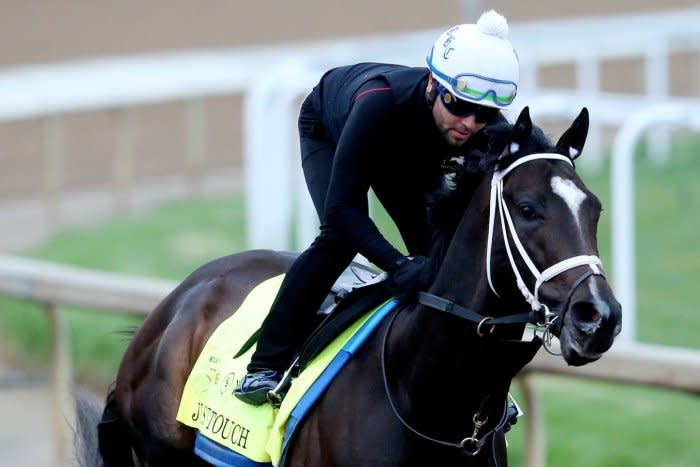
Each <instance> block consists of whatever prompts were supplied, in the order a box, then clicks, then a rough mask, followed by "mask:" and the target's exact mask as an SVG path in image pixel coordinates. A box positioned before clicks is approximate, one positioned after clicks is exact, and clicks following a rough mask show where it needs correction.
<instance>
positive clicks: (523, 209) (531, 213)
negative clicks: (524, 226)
mask: <svg viewBox="0 0 700 467" xmlns="http://www.w3.org/2000/svg"><path fill="white" fill-rule="evenodd" d="M518 211H519V212H520V216H521V217H522V218H523V219H525V220H528V221H529V220H532V219H534V218H535V210H534V209H533V208H532V206H530V205H529V204H527V203H523V204H521V205H520V206H518Z"/></svg>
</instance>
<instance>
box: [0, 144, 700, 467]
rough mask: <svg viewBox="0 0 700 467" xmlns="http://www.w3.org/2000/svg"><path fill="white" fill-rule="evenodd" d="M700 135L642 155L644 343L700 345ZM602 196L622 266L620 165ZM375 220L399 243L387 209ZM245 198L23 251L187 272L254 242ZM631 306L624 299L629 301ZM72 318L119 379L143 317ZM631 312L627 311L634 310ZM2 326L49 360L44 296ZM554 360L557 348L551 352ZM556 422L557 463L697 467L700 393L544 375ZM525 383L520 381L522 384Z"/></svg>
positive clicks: (605, 245) (97, 359) (86, 344)
mask: <svg viewBox="0 0 700 467" xmlns="http://www.w3.org/2000/svg"><path fill="white" fill-rule="evenodd" d="M699 147H700V141H698V140H697V139H690V138H687V139H682V140H679V141H678V142H677V143H676V144H675V147H674V154H673V156H672V158H671V160H670V163H669V164H668V165H662V166H660V167H657V166H655V165H654V164H653V163H651V162H649V161H648V160H647V158H646V157H643V156H642V157H638V159H637V161H638V168H637V171H636V184H637V185H636V186H637V189H636V197H637V198H636V206H637V210H636V233H637V244H636V256H637V268H638V288H639V289H638V297H637V303H638V308H639V309H638V335H639V338H640V340H643V341H647V342H656V343H661V344H668V345H679V346H688V347H693V348H700V337H698V330H700V313H698V312H697V310H696V308H697V307H698V303H699V302H700V300H699V299H700V287H698V286H697V285H696V281H697V280H698V279H700V241H698V234H697V232H699V231H700V219H699V217H698V214H700V181H699V180H700V158H698V157H697V154H698V153H699V151H698V148H699ZM583 179H584V181H586V183H587V184H588V186H589V187H590V188H591V189H592V190H593V191H594V192H596V194H598V196H599V197H600V198H601V200H602V202H603V205H604V207H605V211H604V212H603V217H602V219H601V225H600V230H599V232H600V235H599V237H600V250H601V257H602V258H603V261H604V263H605V264H606V265H607V269H608V272H609V273H610V272H611V266H612V265H611V260H610V256H611V255H610V241H609V236H610V216H611V215H614V213H612V212H611V203H610V187H609V167H607V166H606V167H604V168H603V169H602V170H601V171H600V172H596V173H587V172H583ZM376 218H378V219H380V220H379V223H380V225H382V226H383V227H382V230H384V231H385V232H386V234H387V236H388V237H390V239H392V241H394V242H398V238H399V237H398V234H397V232H396V230H395V229H393V228H390V227H387V221H386V215H385V214H384V213H382V212H381V210H380V211H378V212H377V214H376ZM243 222H244V215H243V203H242V200H241V198H240V197H232V198H224V199H206V200H197V201H187V202H178V203H174V204H171V205H169V206H165V207H162V208H159V209H156V210H154V211H153V212H151V213H149V214H148V215H142V216H138V217H130V218H123V219H114V220H112V221H110V222H109V223H106V224H102V225H100V226H98V227H94V228H91V229H80V230H71V231H66V232H64V233H62V234H61V235H58V236H56V237H55V238H53V239H51V241H50V242H48V243H47V244H45V245H42V246H41V247H39V248H36V249H32V250H30V251H27V252H25V253H24V256H27V257H32V258H39V259H44V260H49V261H58V262H62V263H68V264H73V265H77V266H83V267H89V268H97V269H103V270H109V271H116V272H122V273H127V274H138V275H146V276H155V277H161V278H167V279H173V280H181V279H183V278H184V277H185V276H186V275H187V274H189V273H190V272H191V271H192V270H193V269H195V268H196V267H198V266H199V265H201V264H203V263H204V262H206V261H208V260H209V259H212V258H214V257H218V256H222V255H225V254H228V253H231V252H235V251H240V250H242V249H244V242H243V230H244V229H243ZM623 305H624V304H623ZM67 311H68V313H67V316H68V320H69V324H70V333H71V338H72V353H73V355H74V363H75V366H76V372H77V375H78V377H79V378H81V379H87V380H92V381H109V379H110V378H111V377H112V376H113V375H114V372H115V370H116V367H117V364H118V361H119V358H120V357H121V354H122V352H123V350H124V347H125V345H126V342H127V338H126V336H124V335H122V334H121V333H120V331H121V330H124V329H128V328H131V327H134V326H136V325H137V324H138V322H139V320H138V319H135V318H131V317H127V316H122V315H118V314H105V313H98V312H86V311H84V310H81V311H75V310H71V309H68V310H67ZM623 313H624V311H623ZM0 332H2V334H4V338H3V340H4V342H5V343H4V345H3V346H4V347H6V346H8V345H10V346H12V348H13V349H19V350H16V351H17V352H20V353H21V355H22V361H23V363H24V362H27V363H26V364H27V365H30V366H35V367H38V368H45V367H46V363H45V362H46V356H47V355H48V347H49V344H48V329H47V320H46V319H45V317H44V316H43V311H42V310H41V309H40V308H38V307H37V306H35V305H29V304H25V303H22V302H18V301H16V300H11V299H2V300H0ZM552 358H554V357H552ZM536 385H537V388H538V397H539V399H540V402H541V403H542V404H543V407H544V410H545V417H546V426H547V437H548V440H547V446H548V461H549V465H556V466H571V467H579V466H580V467H584V466H592V465H595V466H603V467H626V466H634V467H636V466H690V465H698V459H700V446H698V444H697V442H696V440H697V437H698V435H700V422H699V420H700V400H698V399H697V397H693V396H690V395H686V394H680V393H676V392H671V391H663V390H659V389H650V388H643V387H632V386H624V385H612V384H606V383H593V382H587V381H584V380H576V379H568V378H561V377H550V376H538V377H537V378H536ZM516 392H517V390H516ZM509 440H510V442H511V452H512V456H511V465H515V466H518V465H523V462H522V459H523V454H522V453H523V429H522V427H521V426H520V425H518V426H516V427H515V428H514V429H513V431H512V432H511V433H510V434H509Z"/></svg>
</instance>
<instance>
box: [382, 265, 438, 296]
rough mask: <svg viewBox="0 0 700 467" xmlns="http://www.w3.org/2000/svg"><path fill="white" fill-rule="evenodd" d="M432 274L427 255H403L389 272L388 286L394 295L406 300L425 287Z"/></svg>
mask: <svg viewBox="0 0 700 467" xmlns="http://www.w3.org/2000/svg"><path fill="white" fill-rule="evenodd" d="M430 276H431V264H430V261H429V260H428V259H427V258H426V257H425V256H414V257H413V258H410V257H403V258H401V259H399V260H398V261H397V262H396V263H395V265H394V268H393V270H392V271H390V272H389V278H388V279H387V280H386V286H387V287H388V288H389V291H390V292H391V294H392V295H393V296H394V297H396V298H398V299H399V300H401V301H404V300H408V299H411V298H413V297H414V296H415V294H416V292H418V291H419V290H421V289H423V288H425V287H426V286H427V285H428V282H429V281H430Z"/></svg>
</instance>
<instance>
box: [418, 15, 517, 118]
mask: <svg viewBox="0 0 700 467" xmlns="http://www.w3.org/2000/svg"><path fill="white" fill-rule="evenodd" d="M507 37H508V23H507V21H506V19H505V18H504V17H503V16H502V15H500V14H498V13H496V12H495V11H494V10H490V11H488V12H486V13H484V14H482V15H481V17H480V18H479V20H478V21H477V22H476V24H460V25H458V26H454V27H452V28H450V29H448V30H447V31H445V33H443V34H442V35H441V36H440V37H439V38H438V40H437V41H436V42H435V44H434V45H433V48H432V49H431V50H430V53H429V54H428V57H427V59H426V62H427V64H428V68H429V69H430V71H431V72H432V75H433V79H434V80H437V81H438V83H439V84H441V85H442V86H443V87H444V88H445V89H447V90H448V91H450V93H452V94H453V95H454V96H455V97H457V98H459V99H462V100H465V101H470V102H474V103H477V104H480V105H484V106H487V107H495V108H505V107H508V106H509V105H510V104H511V103H512V102H513V100H514V99H515V95H516V94H517V92H518V78H519V76H520V74H519V70H518V68H519V67H518V65H519V64H518V55H517V54H516V52H515V50H514V49H513V46H512V45H511V44H510V42H509V41H508V39H507Z"/></svg>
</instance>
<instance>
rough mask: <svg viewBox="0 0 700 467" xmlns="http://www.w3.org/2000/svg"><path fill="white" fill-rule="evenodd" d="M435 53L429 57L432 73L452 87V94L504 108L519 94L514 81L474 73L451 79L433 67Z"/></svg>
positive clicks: (431, 53)
mask: <svg viewBox="0 0 700 467" xmlns="http://www.w3.org/2000/svg"><path fill="white" fill-rule="evenodd" d="M432 59H433V52H432V51H431V52H430V55H429V56H428V66H429V68H430V71H431V72H432V73H433V74H434V75H435V76H437V77H438V78H440V79H442V80H444V81H445V82H447V83H449V85H450V88H451V89H450V92H452V93H453V94H454V95H456V96H458V97H463V98H464V99H469V100H472V101H481V100H490V101H491V102H493V103H494V104H496V105H498V106H501V107H504V106H507V105H510V104H511V103H512V102H513V101H514V100H515V96H516V94H518V86H517V85H516V84H515V83H514V82H512V81H504V80H500V79H494V78H487V77H485V76H481V75H477V74H474V73H462V74H459V75H457V76H455V77H451V76H448V75H446V74H445V73H443V72H441V71H440V70H438V69H437V68H435V66H433V60H432Z"/></svg>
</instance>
